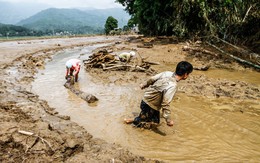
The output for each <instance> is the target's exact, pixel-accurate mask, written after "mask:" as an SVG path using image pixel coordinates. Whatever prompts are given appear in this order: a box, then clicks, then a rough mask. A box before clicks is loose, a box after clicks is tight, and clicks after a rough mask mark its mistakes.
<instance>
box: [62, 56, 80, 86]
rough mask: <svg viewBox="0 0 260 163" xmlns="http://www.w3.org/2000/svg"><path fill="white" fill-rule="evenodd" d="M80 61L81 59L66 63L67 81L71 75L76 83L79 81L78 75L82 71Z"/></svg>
mask: <svg viewBox="0 0 260 163" xmlns="http://www.w3.org/2000/svg"><path fill="white" fill-rule="evenodd" d="M80 65H81V64H80V60H79V59H70V60H68V61H67V62H66V75H65V79H66V80H67V79H68V77H69V75H70V76H74V80H75V82H77V81H78V75H79V71H80Z"/></svg>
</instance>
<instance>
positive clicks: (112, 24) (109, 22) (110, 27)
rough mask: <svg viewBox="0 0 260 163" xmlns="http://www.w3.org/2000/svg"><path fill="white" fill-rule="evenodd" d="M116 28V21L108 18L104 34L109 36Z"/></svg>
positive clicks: (110, 17)
mask: <svg viewBox="0 0 260 163" xmlns="http://www.w3.org/2000/svg"><path fill="white" fill-rule="evenodd" d="M117 27H118V21H117V20H116V19H115V18H114V17H112V16H109V17H108V18H107V20H106V24H105V33H106V34H109V32H110V31H112V30H114V29H115V28H117Z"/></svg>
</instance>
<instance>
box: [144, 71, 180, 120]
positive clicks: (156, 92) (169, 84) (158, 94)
mask: <svg viewBox="0 0 260 163" xmlns="http://www.w3.org/2000/svg"><path fill="white" fill-rule="evenodd" d="M148 86H149V87H148ZM144 87H148V88H147V89H146V90H145V92H144V96H143V101H144V102H145V103H146V104H148V105H149V106H150V107H151V108H153V109H155V110H158V111H159V110H161V109H162V116H163V117H164V118H165V119H166V120H167V121H168V120H170V119H171V117H170V114H171V110H170V103H171V101H172V99H173V96H174V94H175V92H176V90H177V81H176V79H175V75H174V72H170V71H165V72H162V73H159V74H157V75H155V76H153V77H151V78H150V79H149V80H148V81H147V82H146V83H145V84H144Z"/></svg>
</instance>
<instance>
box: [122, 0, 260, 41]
mask: <svg viewBox="0 0 260 163" xmlns="http://www.w3.org/2000/svg"><path fill="white" fill-rule="evenodd" d="M117 2H119V3H120V4H122V5H123V6H124V7H125V10H126V11H127V12H128V13H129V14H130V15H131V16H132V18H131V21H133V22H132V23H134V24H138V28H139V31H140V32H141V33H143V34H144V35H146V36H158V35H159V36H160V35H166V36H171V35H176V36H179V37H194V36H203V37H204V36H210V35H214V36H218V37H220V38H224V39H225V40H229V41H233V42H234V41H235V40H238V39H240V40H243V41H248V42H251V43H252V42H256V41H258V42H259V36H260V30H259V29H260V23H259V22H260V2H259V0H247V1H246V0H218V1H213V0H185V1H183V0H168V1H161V0H146V1H143V0H117ZM245 38H246V39H245Z"/></svg>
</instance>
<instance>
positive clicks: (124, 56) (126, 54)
mask: <svg viewBox="0 0 260 163" xmlns="http://www.w3.org/2000/svg"><path fill="white" fill-rule="evenodd" d="M118 57H119V58H121V59H124V60H126V62H129V61H130V58H131V54H130V53H127V52H123V53H121V54H119V55H118Z"/></svg>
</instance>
